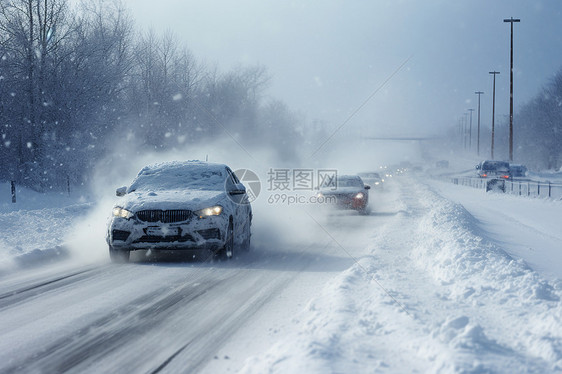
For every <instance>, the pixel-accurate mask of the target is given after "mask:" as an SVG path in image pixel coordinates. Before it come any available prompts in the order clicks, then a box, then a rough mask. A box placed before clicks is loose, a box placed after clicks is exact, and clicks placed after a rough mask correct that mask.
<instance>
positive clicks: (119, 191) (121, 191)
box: [115, 186, 127, 197]
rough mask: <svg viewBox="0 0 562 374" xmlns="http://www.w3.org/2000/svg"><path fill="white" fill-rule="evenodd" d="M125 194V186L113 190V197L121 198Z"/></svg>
mask: <svg viewBox="0 0 562 374" xmlns="http://www.w3.org/2000/svg"><path fill="white" fill-rule="evenodd" d="M126 194H127V186H123V187H119V188H118V189H116V190H115V195H117V196H119V197H121V196H125V195H126Z"/></svg>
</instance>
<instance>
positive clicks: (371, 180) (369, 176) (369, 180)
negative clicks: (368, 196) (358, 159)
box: [358, 172, 384, 189]
mask: <svg viewBox="0 0 562 374" xmlns="http://www.w3.org/2000/svg"><path fill="white" fill-rule="evenodd" d="M358 175H359V176H360V177H361V179H362V180H363V183H365V184H366V185H369V186H371V188H377V189H382V188H383V184H384V179H382V178H381V176H380V174H379V173H375V172H364V173H359V174H358Z"/></svg>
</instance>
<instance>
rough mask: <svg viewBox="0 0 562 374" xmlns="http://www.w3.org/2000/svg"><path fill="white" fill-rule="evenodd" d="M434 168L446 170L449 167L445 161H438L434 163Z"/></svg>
mask: <svg viewBox="0 0 562 374" xmlns="http://www.w3.org/2000/svg"><path fill="white" fill-rule="evenodd" d="M435 167H436V168H439V169H446V168H448V167H449V161H447V160H440V161H437V162H436V163H435Z"/></svg>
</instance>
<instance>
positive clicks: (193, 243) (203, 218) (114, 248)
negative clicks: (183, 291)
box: [106, 161, 252, 262]
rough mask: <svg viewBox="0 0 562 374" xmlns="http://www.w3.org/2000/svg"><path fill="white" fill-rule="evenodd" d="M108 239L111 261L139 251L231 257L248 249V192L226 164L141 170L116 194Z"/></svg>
mask: <svg viewBox="0 0 562 374" xmlns="http://www.w3.org/2000/svg"><path fill="white" fill-rule="evenodd" d="M116 194H117V196H120V197H121V199H120V201H119V202H118V203H117V204H116V205H115V206H114V207H113V213H112V217H111V219H110V222H109V225H108V229H107V236H106V240H107V243H108V245H109V256H110V258H111V260H112V261H115V262H127V261H129V256H130V252H131V251H134V250H139V249H151V250H155V251H158V250H182V251H193V252H197V254H202V255H203V256H205V257H206V256H208V257H210V256H212V255H215V254H218V255H221V256H223V257H226V258H232V257H233V256H234V253H235V251H236V250H238V249H243V250H246V249H248V248H249V245H250V235H251V233H250V226H251V222H252V208H251V206H250V203H249V202H248V197H247V195H246V188H245V187H244V185H242V183H240V181H239V180H238V178H237V177H236V175H235V174H234V172H233V171H232V170H231V169H230V168H229V167H228V166H226V165H223V164H214V163H207V162H201V161H185V162H181V161H176V162H163V163H157V164H153V165H148V166H146V167H144V168H143V169H142V170H141V171H140V172H139V173H138V175H137V176H136V178H135V179H134V180H133V182H132V184H131V185H130V186H129V187H121V188H118V189H117V191H116Z"/></svg>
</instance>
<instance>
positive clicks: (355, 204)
mask: <svg viewBox="0 0 562 374" xmlns="http://www.w3.org/2000/svg"><path fill="white" fill-rule="evenodd" d="M370 188H371V187H370V186H368V185H367V186H366V185H365V184H364V183H363V180H362V179H361V177H360V176H358V175H338V176H337V178H336V184H335V185H330V186H321V188H320V191H319V193H318V197H319V198H323V199H325V200H326V201H331V200H332V198H333V199H334V200H335V201H334V204H335V205H336V207H338V208H340V209H353V210H357V211H359V212H360V213H366V212H367V211H368V204H369V189H370Z"/></svg>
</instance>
